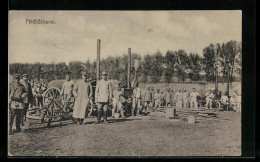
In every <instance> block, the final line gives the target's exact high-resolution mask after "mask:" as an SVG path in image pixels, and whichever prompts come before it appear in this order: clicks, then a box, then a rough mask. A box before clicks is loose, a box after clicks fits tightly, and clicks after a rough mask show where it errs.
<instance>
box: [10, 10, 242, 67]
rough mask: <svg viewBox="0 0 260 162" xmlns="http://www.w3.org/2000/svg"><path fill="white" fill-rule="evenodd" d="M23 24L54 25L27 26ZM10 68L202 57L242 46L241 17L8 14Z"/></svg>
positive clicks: (154, 13)
mask: <svg viewBox="0 0 260 162" xmlns="http://www.w3.org/2000/svg"><path fill="white" fill-rule="evenodd" d="M26 19H27V20H30V19H41V20H45V21H55V24H29V23H28V21H27V23H26ZM8 32H9V33H8V35H9V63H35V62H42V63H51V62H53V61H55V62H56V63H57V62H65V63H68V62H70V61H83V62H85V61H87V60H88V59H89V60H90V61H91V62H92V61H94V60H95V59H96V53H97V39H101V58H107V57H108V56H120V55H122V54H126V53H127V52H128V48H131V51H132V53H138V54H140V55H141V56H144V55H146V54H152V53H155V52H157V51H160V52H162V53H163V55H165V53H166V52H167V51H168V50H172V51H175V50H179V49H184V50H185V51H186V52H187V53H191V52H192V53H198V54H199V55H201V56H202V51H203V48H205V47H206V46H208V45H209V44H211V43H213V44H215V43H224V42H227V41H230V40H236V41H238V42H241V41H242V11H239V10H225V11H220V10H219V11H178V10H176V11H10V13H9V31H8Z"/></svg>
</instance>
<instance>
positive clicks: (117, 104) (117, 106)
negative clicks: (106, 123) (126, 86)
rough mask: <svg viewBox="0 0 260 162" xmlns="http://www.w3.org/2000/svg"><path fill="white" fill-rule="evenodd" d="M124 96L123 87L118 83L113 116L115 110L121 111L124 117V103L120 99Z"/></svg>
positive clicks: (114, 94) (114, 96)
mask: <svg viewBox="0 0 260 162" xmlns="http://www.w3.org/2000/svg"><path fill="white" fill-rule="evenodd" d="M121 96H122V92H121V87H120V86H119V85H118V87H117V89H116V90H114V91H113V109H112V117H113V118H114V117H115V116H114V115H115V112H117V113H118V112H120V114H121V117H122V118H124V117H125V116H124V111H123V104H122V102H121V100H120V97H121Z"/></svg>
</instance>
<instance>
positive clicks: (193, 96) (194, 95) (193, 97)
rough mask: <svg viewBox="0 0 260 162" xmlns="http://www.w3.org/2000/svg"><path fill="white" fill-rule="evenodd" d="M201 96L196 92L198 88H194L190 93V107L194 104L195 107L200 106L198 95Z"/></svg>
mask: <svg viewBox="0 0 260 162" xmlns="http://www.w3.org/2000/svg"><path fill="white" fill-rule="evenodd" d="M198 96H201V95H200V94H199V93H198V92H196V88H193V89H192V92H191V93H190V108H193V105H194V107H195V108H198V102H197V97H198Z"/></svg>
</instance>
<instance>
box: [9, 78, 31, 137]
mask: <svg viewBox="0 0 260 162" xmlns="http://www.w3.org/2000/svg"><path fill="white" fill-rule="evenodd" d="M13 76H14V77H13V78H14V79H13V83H12V84H10V86H9V87H10V88H9V110H10V113H9V115H10V123H9V134H13V129H12V127H13V122H14V118H15V120H16V132H20V131H21V127H20V125H21V116H22V111H23V109H24V103H23V102H24V99H25V98H26V96H27V94H26V90H25V88H24V86H23V85H22V84H20V83H19V80H20V75H19V74H14V75H13Z"/></svg>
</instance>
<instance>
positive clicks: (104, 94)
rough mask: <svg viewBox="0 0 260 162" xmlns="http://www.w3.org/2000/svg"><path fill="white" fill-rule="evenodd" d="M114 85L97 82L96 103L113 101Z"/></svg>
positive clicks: (101, 81)
mask: <svg viewBox="0 0 260 162" xmlns="http://www.w3.org/2000/svg"><path fill="white" fill-rule="evenodd" d="M112 93H113V91H112V85H111V82H110V81H106V80H100V81H98V82H97V86H96V91H95V101H96V102H108V101H109V100H110V99H112Z"/></svg>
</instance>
